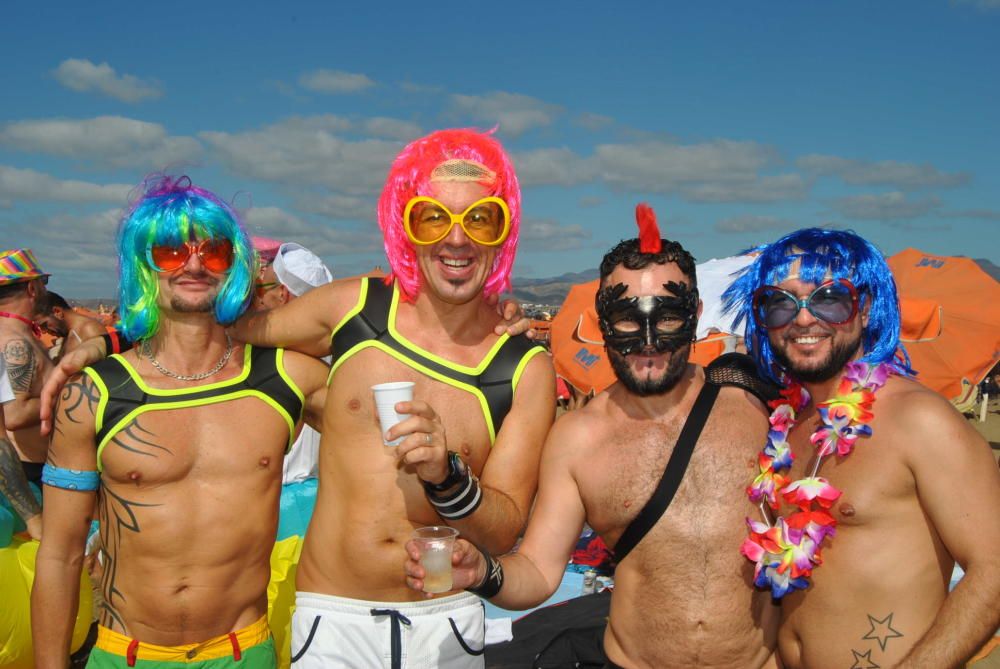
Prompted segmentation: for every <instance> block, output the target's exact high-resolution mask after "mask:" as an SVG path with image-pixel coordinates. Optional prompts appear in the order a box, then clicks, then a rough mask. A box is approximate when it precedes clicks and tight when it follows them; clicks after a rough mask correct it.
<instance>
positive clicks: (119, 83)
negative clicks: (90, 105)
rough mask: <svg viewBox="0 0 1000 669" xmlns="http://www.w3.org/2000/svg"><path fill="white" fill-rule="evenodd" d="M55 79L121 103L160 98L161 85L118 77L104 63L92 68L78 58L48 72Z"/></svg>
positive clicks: (75, 88)
mask: <svg viewBox="0 0 1000 669" xmlns="http://www.w3.org/2000/svg"><path fill="white" fill-rule="evenodd" d="M52 74H53V75H54V76H55V78H56V80H57V81H58V82H59V83H60V84H62V85H63V86H65V87H66V88H69V89H71V90H74V91H78V92H85V91H98V92H100V93H104V94H105V95H108V96H110V97H113V98H115V99H116V100H121V101H122V102H139V101H141V100H147V99H152V98H158V97H160V96H161V95H163V90H162V88H161V86H160V85H159V84H158V83H157V82H155V81H152V80H143V79H140V78H139V77H136V76H133V75H131V74H118V73H117V72H115V69H114V68H113V67H111V66H110V65H108V64H107V63H101V64H100V65H95V64H94V63H92V62H91V61H89V60H86V59H82V58H68V59H66V60H64V61H63V62H61V63H59V67H57V68H56V69H55V70H53V71H52Z"/></svg>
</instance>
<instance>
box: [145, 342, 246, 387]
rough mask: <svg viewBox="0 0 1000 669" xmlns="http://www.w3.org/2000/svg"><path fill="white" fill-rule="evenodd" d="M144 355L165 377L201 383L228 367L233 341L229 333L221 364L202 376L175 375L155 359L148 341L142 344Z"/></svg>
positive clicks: (217, 364) (220, 360)
mask: <svg viewBox="0 0 1000 669" xmlns="http://www.w3.org/2000/svg"><path fill="white" fill-rule="evenodd" d="M142 353H143V355H145V356H146V357H147V358H149V361H150V362H151V363H152V364H153V367H155V368H156V371H158V372H159V373H160V374H163V375H164V376H169V377H170V378H172V379H177V380H178V381H201V380H202V379H207V378H208V377H210V376H212V375H213V374H218V373H219V370H221V369H222V368H223V367H225V366H226V363H227V362H229V358H230V357H231V356H232V355H233V340H232V339H230V337H229V333H228V332H227V333H226V352H225V353H223V354H222V357H221V358H220V359H219V362H218V363H216V365H215V367H213V368H212V369H210V370H208V371H207V372H202V373H201V374H175V373H174V372H171V371H170V370H169V369H167V368H166V367H164V366H163V365H161V364H160V363H159V361H158V360H157V359H156V358H154V357H153V348H152V346H150V345H149V340H148V339H144V340H143V342H142Z"/></svg>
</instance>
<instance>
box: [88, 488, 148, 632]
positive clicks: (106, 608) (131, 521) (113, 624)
mask: <svg viewBox="0 0 1000 669" xmlns="http://www.w3.org/2000/svg"><path fill="white" fill-rule="evenodd" d="M153 506H161V505H160V504H143V503H141V502H136V501H133V500H127V499H125V498H124V497H120V496H119V495H116V494H115V493H113V492H111V490H109V489H108V486H106V485H105V486H101V493H100V502H99V504H98V518H99V519H100V525H101V544H102V548H101V552H102V553H103V555H104V558H105V560H104V576H103V577H102V579H101V593H102V595H103V599H104V602H103V603H102V604H101V609H102V610H101V620H100V622H101V624H102V625H104V626H105V627H107V628H108V629H116V630H117V631H120V632H122V633H124V632H125V621H124V620H122V617H121V615H120V614H119V613H118V609H117V608H116V606H117V604H123V603H125V595H124V594H123V593H122V591H121V590H119V589H118V587H117V581H118V553H119V550H120V549H121V545H122V537H123V535H124V533H125V532H132V533H135V534H139V533H140V532H142V528H141V527H140V526H139V519H138V517H137V516H136V510H138V509H140V508H143V507H153ZM116 602H117V604H116Z"/></svg>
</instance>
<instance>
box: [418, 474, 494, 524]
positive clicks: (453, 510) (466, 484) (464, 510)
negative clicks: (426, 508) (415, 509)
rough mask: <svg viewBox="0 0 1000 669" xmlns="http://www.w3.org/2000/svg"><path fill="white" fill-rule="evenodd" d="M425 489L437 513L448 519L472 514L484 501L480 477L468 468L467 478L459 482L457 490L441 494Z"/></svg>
mask: <svg viewBox="0 0 1000 669" xmlns="http://www.w3.org/2000/svg"><path fill="white" fill-rule="evenodd" d="M424 491H425V493H426V495H427V500H428V501H429V502H430V503H431V504H432V505H434V510H435V511H437V514H438V515H439V516H441V517H442V518H444V519H446V520H460V519H462V518H465V517H466V516H470V515H472V513H473V512H475V510H476V509H478V508H479V505H480V504H481V503H482V501H483V490H482V488H480V487H479V479H478V478H476V476H475V474H473V473H472V472H471V471H469V470H466V472H465V478H464V479H463V480H462V482H461V483H459V486H458V490H457V491H456V492H453V493H451V494H448V495H441V494H440V493H437V492H435V491H433V490H428V489H427V488H426V487H425V488H424Z"/></svg>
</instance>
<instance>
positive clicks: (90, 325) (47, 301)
mask: <svg viewBox="0 0 1000 669" xmlns="http://www.w3.org/2000/svg"><path fill="white" fill-rule="evenodd" d="M35 322H36V323H38V325H39V326H40V327H41V328H42V329H43V330H45V331H46V332H48V333H49V334H51V335H54V336H56V337H60V338H62V348H60V349H59V356H60V357H61V356H64V355H66V354H67V353H69V352H70V351H72V350H73V349H75V348H76V347H77V346H79V345H80V344H81V343H82V342H83V341H84V340H86V339H90V338H91V337H100V336H101V335H102V334H104V332H105V328H104V325H103V324H102V323H101V322H100V321H99V320H97V319H96V318H90V317H89V316H84V315H83V314H81V313H78V312H76V311H75V310H74V309H73V307H71V306H70V305H69V303H68V302H67V301H66V300H65V299H64V298H63V297H62V296H61V295H59V294H58V293H53V292H52V291H51V290H50V291H48V292H47V293H46V295H45V297H44V298H42V299H41V300H40V301H39V302H38V304H36V305H35Z"/></svg>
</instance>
